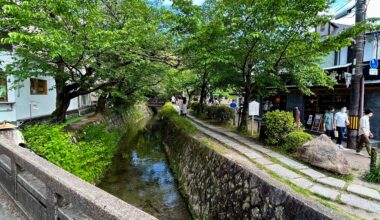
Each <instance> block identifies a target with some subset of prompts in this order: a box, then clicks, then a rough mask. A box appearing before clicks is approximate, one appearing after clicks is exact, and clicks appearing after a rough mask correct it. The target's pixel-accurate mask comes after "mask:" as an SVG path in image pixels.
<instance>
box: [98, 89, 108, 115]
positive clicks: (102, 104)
mask: <svg viewBox="0 0 380 220" xmlns="http://www.w3.org/2000/svg"><path fill="white" fill-rule="evenodd" d="M106 103H107V94H106V93H102V95H100V97H99V99H98V103H97V104H96V113H103V112H105V110H106Z"/></svg>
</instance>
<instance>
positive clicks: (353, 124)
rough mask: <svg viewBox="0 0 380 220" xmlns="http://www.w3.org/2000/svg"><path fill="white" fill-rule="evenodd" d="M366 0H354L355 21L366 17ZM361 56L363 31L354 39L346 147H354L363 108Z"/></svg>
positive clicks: (362, 54)
mask: <svg viewBox="0 0 380 220" xmlns="http://www.w3.org/2000/svg"><path fill="white" fill-rule="evenodd" d="M366 5H367V0H356V13H355V15H356V16H355V17H356V18H355V23H356V24H358V23H360V22H363V21H364V20H365V18H366V11H367V9H366ZM363 56H364V32H363V33H361V34H360V35H359V36H357V37H356V39H355V45H354V62H353V69H352V74H353V75H352V80H351V91H350V106H349V111H350V112H349V115H350V116H349V119H350V125H349V129H348V140H347V147H348V148H352V149H354V148H356V145H357V139H358V130H359V119H360V117H361V116H362V114H363V110H364V109H363V108H364V76H363Z"/></svg>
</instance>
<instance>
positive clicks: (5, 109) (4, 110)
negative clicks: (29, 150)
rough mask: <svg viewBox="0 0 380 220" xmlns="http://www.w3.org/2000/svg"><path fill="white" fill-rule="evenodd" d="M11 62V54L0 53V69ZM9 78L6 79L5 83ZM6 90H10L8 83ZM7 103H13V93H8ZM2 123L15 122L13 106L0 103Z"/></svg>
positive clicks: (0, 119)
mask: <svg viewBox="0 0 380 220" xmlns="http://www.w3.org/2000/svg"><path fill="white" fill-rule="evenodd" d="M11 62H12V53H11V52H9V51H0V69H3V68H5V66H6V65H7V64H9V63H11ZM9 80H10V77H7V81H9ZM7 88H10V83H7ZM7 102H9V103H11V102H15V94H14V92H13V91H8V101H7ZM2 121H16V109H15V107H14V104H8V103H0V122H2Z"/></svg>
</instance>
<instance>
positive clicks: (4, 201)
mask: <svg viewBox="0 0 380 220" xmlns="http://www.w3.org/2000/svg"><path fill="white" fill-rule="evenodd" d="M0 219H1V220H22V219H24V218H23V217H22V215H21V214H20V213H19V211H18V209H17V208H16V207H15V206H14V204H13V203H12V202H11V201H10V200H9V197H8V196H7V195H6V194H5V192H4V191H3V190H2V189H1V187H0Z"/></svg>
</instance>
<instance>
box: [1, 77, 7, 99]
mask: <svg viewBox="0 0 380 220" xmlns="http://www.w3.org/2000/svg"><path fill="white" fill-rule="evenodd" d="M6 101H8V95H7V77H6V76H1V77H0V102H6Z"/></svg>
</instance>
